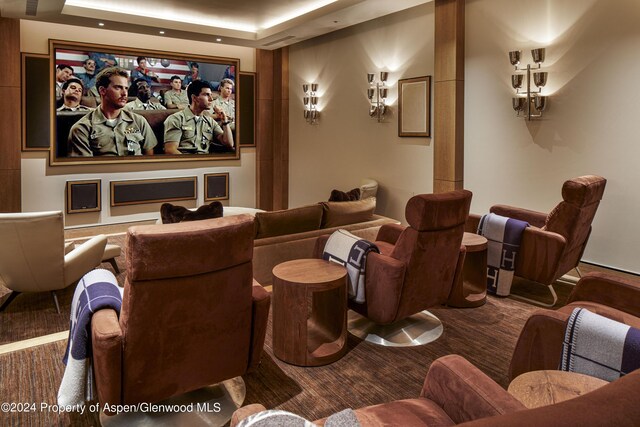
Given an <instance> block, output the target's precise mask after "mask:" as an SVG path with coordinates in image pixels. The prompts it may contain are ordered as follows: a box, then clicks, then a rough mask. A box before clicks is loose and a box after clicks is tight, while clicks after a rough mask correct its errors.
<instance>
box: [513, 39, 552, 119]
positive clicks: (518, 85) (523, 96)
mask: <svg viewBox="0 0 640 427" xmlns="http://www.w3.org/2000/svg"><path fill="white" fill-rule="evenodd" d="M521 53H522V51H519V50H514V51H511V52H509V62H511V65H513V66H514V67H515V70H516V71H526V72H527V74H513V75H512V76H511V87H513V88H514V89H515V90H516V95H520V96H516V97H515V98H512V100H511V102H512V106H513V109H514V110H515V111H516V113H517V115H518V116H520V113H523V116H524V117H525V118H526V119H527V120H531V119H532V118H536V117H542V112H543V111H544V109H545V108H546V106H547V97H546V96H543V95H542V88H543V87H544V85H546V84H547V76H548V73H547V72H546V71H544V72H543V71H536V72H534V73H532V72H531V68H532V66H531V64H527V67H526V68H520V67H518V65H519V64H520V54H521ZM544 55H545V50H544V48H539V49H532V50H531V57H532V58H533V62H534V63H535V64H537V65H538V66H537V67H535V66H534V69H536V68H537V69H540V68H541V67H542V65H541V64H542V63H543V62H544ZM532 74H533V84H534V85H535V86H536V88H537V90H536V89H533V90H532V89H531V80H532V79H531V75H532ZM525 78H526V85H527V88H526V90H524V89H522V85H523V84H524V83H525ZM521 90H522V91H521Z"/></svg>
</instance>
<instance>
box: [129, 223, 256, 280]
mask: <svg viewBox="0 0 640 427" xmlns="http://www.w3.org/2000/svg"><path fill="white" fill-rule="evenodd" d="M254 232H255V231H254V225H253V217H252V216H251V215H246V214H244V215H234V216H228V217H223V218H215V219H206V220H201V221H189V222H180V223H176V224H158V225H139V226H134V227H129V231H128V233H127V240H126V245H125V246H126V250H127V276H128V277H129V279H131V280H154V279H168V278H174V277H187V276H195V275H199V274H205V273H209V272H213V271H218V270H224V269H227V268H230V267H233V266H236V265H239V264H242V263H246V262H251V260H252V258H253V235H254Z"/></svg>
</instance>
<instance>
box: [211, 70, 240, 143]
mask: <svg viewBox="0 0 640 427" xmlns="http://www.w3.org/2000/svg"><path fill="white" fill-rule="evenodd" d="M232 93H233V80H231V79H222V81H221V82H220V96H219V97H218V98H217V99H216V100H215V101H213V111H214V112H215V113H216V114H217V115H218V117H219V116H220V111H224V114H225V115H226V117H227V120H229V121H230V122H231V123H230V124H229V127H230V128H231V131H232V132H235V130H236V123H235V118H236V101H235V100H233V99H232V98H231V94H232Z"/></svg>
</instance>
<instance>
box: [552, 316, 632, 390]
mask: <svg viewBox="0 0 640 427" xmlns="http://www.w3.org/2000/svg"><path fill="white" fill-rule="evenodd" d="M638 368H640V329H636V328H632V327H631V326H628V325H625V324H624V323H620V322H616V321H615V320H611V319H609V318H607V317H603V316H600V315H598V314H595V313H592V312H590V311H589V310H587V309H585V308H576V309H574V310H573V313H571V317H570V318H569V322H568V323H567V329H565V335H564V342H563V343H562V360H561V361H560V370H561V371H570V372H578V373H581V374H586V375H589V376H592V377H597V378H601V379H603V380H606V381H613V380H615V379H618V378H620V377H621V376H623V375H626V374H628V373H629V372H631V371H633V370H635V369H638Z"/></svg>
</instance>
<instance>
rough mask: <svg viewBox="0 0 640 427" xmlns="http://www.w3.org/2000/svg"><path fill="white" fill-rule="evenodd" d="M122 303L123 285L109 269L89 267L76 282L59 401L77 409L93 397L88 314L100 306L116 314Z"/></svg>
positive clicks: (63, 404) (91, 314)
mask: <svg viewBox="0 0 640 427" xmlns="http://www.w3.org/2000/svg"><path fill="white" fill-rule="evenodd" d="M121 305H122V288H120V287H119V286H118V281H117V280H116V277H115V276H114V275H113V273H111V272H110V271H109V270H104V269H96V270H92V271H90V272H88V273H87V274H85V275H84V276H83V277H82V279H80V281H79V282H78V285H77V286H76V291H75V293H74V294H73V301H72V303H71V325H70V327H69V341H68V342H67V350H66V352H65V354H64V357H63V358H62V362H63V363H64V364H65V365H67V367H66V369H65V370H64V375H63V377H62V383H61V384H60V389H59V390H58V405H60V406H65V407H66V406H72V407H74V408H76V409H77V410H80V409H81V408H82V407H83V406H84V402H85V401H89V400H93V393H94V384H93V370H92V368H91V316H93V313H95V312H96V311H98V310H100V309H103V308H112V309H114V310H115V311H116V312H117V313H118V314H119V313H120V307H121Z"/></svg>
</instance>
